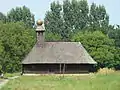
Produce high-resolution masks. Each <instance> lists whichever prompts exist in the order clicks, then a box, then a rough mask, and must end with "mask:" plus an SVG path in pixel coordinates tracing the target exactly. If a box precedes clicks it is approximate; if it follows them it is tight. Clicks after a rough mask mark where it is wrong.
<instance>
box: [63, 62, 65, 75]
mask: <svg viewBox="0 0 120 90" xmlns="http://www.w3.org/2000/svg"><path fill="white" fill-rule="evenodd" d="M64 73H65V63H64V65H63V77H64Z"/></svg>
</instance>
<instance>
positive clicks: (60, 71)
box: [60, 63, 61, 74]
mask: <svg viewBox="0 0 120 90" xmlns="http://www.w3.org/2000/svg"><path fill="white" fill-rule="evenodd" d="M60 74H61V63H60Z"/></svg>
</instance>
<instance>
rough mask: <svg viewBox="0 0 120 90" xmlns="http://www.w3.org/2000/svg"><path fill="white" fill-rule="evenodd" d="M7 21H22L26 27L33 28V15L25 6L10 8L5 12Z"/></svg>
mask: <svg viewBox="0 0 120 90" xmlns="http://www.w3.org/2000/svg"><path fill="white" fill-rule="evenodd" d="M7 20H8V22H19V21H21V22H24V23H25V25H26V26H27V27H30V28H33V26H34V24H35V20H34V15H33V14H32V13H31V11H30V9H29V8H27V7H26V6H23V7H16V8H15V9H14V8H13V9H11V10H10V11H9V12H8V14H7Z"/></svg>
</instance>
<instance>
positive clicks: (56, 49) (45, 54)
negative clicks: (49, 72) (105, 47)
mask: <svg viewBox="0 0 120 90" xmlns="http://www.w3.org/2000/svg"><path fill="white" fill-rule="evenodd" d="M50 63H56V64H57V63H66V64H96V62H95V61H94V60H93V59H92V57H91V56H90V55H89V54H88V53H87V51H86V50H85V48H84V47H83V46H82V44H81V43H80V42H45V43H44V47H37V45H35V46H34V47H33V49H32V50H31V52H30V53H29V54H28V55H27V56H26V57H25V59H24V60H23V62H22V64H50Z"/></svg>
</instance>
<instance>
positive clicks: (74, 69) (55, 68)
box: [23, 64, 93, 74]
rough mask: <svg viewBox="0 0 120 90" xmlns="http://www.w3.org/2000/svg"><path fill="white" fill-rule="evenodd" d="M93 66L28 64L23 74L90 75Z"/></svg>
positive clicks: (24, 66) (24, 67)
mask: <svg viewBox="0 0 120 90" xmlns="http://www.w3.org/2000/svg"><path fill="white" fill-rule="evenodd" d="M92 66H93V65H89V64H26V65H23V73H39V74H42V73H43V74H45V73H46V74H50V73H54V74H58V73H66V74H72V73H73V74H74V73H88V72H89V71H90V70H91V69H92V68H93V67H92Z"/></svg>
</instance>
